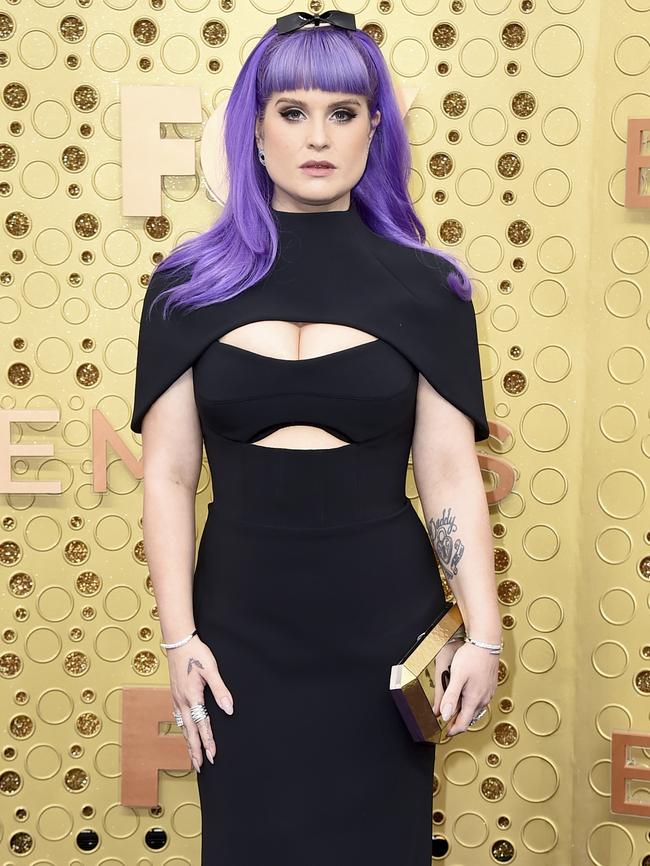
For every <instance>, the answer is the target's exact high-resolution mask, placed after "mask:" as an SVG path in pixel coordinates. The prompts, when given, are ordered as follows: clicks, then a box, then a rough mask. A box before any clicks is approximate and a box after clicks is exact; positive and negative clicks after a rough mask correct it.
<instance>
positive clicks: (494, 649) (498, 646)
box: [465, 635, 503, 655]
mask: <svg viewBox="0 0 650 866" xmlns="http://www.w3.org/2000/svg"><path fill="white" fill-rule="evenodd" d="M465 643H473V644H474V646H480V647H483V649H486V650H490V652H491V653H492V654H493V655H499V653H500V652H501V650H502V649H503V641H501V643H486V642H485V641H484V640H474V639H473V638H471V637H470V636H469V635H466V636H465Z"/></svg>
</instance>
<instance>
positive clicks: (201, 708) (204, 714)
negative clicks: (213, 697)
mask: <svg viewBox="0 0 650 866" xmlns="http://www.w3.org/2000/svg"><path fill="white" fill-rule="evenodd" d="M190 715H191V716H192V721H193V722H202V721H203V719H207V718H209V716H208V711H207V710H206V708H205V704H194V706H193V707H190Z"/></svg>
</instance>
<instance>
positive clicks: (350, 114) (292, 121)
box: [280, 108, 357, 123]
mask: <svg viewBox="0 0 650 866" xmlns="http://www.w3.org/2000/svg"><path fill="white" fill-rule="evenodd" d="M294 111H300V109H299V108H288V109H287V110H286V111H281V112H280V114H281V115H282V117H284V118H285V119H286V120H289V122H290V123H296V122H297V121H296V120H291V119H290V118H289V117H288V115H289V114H291V113H292V112H294ZM341 112H345V114H347V115H348V119H347V120H339V121H338V123H347V122H348V121H350V120H352V118H354V117H356V116H357V113H356V111H350V110H349V109H347V108H337V110H336V111H335V112H334V114H339V113H341Z"/></svg>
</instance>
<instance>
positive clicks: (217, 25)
mask: <svg viewBox="0 0 650 866" xmlns="http://www.w3.org/2000/svg"><path fill="white" fill-rule="evenodd" d="M201 37H202V39H203V41H204V42H205V44H206V45H209V46H210V47H211V48H219V47H220V46H221V45H223V44H224V42H226V41H227V40H228V28H227V27H226V25H225V24H224V23H223V22H222V21H217V20H216V19H211V20H210V21H206V22H205V24H204V25H203V27H202V28H201Z"/></svg>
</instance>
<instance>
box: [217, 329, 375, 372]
mask: <svg viewBox="0 0 650 866" xmlns="http://www.w3.org/2000/svg"><path fill="white" fill-rule="evenodd" d="M269 325H270V326H272V327H268V326H269ZM309 330H312V331H315V333H316V336H317V338H318V334H319V332H320V333H321V334H322V332H323V331H324V330H325V331H333V332H334V335H335V345H334V346H333V347H332V349H331V350H328V351H325V352H320V353H319V354H306V355H303V356H301V353H300V347H301V343H304V342H305V340H306V339H307V337H306V336H305V335H306V334H307V331H309ZM291 332H293V333H291ZM337 334H338V337H339V338H338V339H336V335H337ZM341 337H343V338H344V339H341ZM346 337H347V339H345V338H346ZM352 337H356V339H353V340H351V338H352ZM296 339H297V343H296V344H295V345H296V352H297V357H287V353H286V352H285V354H277V348H278V346H279V345H280V344H281V343H282V342H283V341H284V342H287V343H291V342H292V341H295V340H296ZM378 341H379V340H378V338H377V337H375V336H374V335H373V334H369V333H367V332H366V331H362V330H360V329H359V328H353V327H351V326H349V325H339V324H337V323H334V322H288V321H286V320H280V319H264V320H260V321H257V322H247V323H246V324H244V325H240V326H239V327H237V328H233V329H232V330H230V331H228V332H227V333H226V334H223V335H222V336H221V337H220V338H219V340H218V341H217V342H219V343H221V344H222V345H224V346H230V347H231V348H234V349H239V350H240V351H242V352H248V353H249V354H251V355H259V356H261V357H263V358H269V359H272V360H277V361H289V362H292V363H297V364H299V363H301V362H302V361H313V360H317V359H318V358H327V357H328V356H330V355H339V354H341V353H343V352H348V351H350V350H352V349H357V348H359V347H360V346H365V345H366V344H367V343H376V342H378ZM260 349H262V350H265V349H266V350H267V351H260ZM273 350H276V351H275V352H274V351H273Z"/></svg>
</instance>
